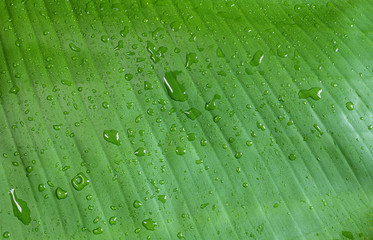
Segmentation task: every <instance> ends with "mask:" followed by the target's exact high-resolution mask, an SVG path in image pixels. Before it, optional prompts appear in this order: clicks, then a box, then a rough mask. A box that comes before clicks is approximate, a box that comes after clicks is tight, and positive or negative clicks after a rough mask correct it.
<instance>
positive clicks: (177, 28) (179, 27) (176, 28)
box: [170, 22, 181, 32]
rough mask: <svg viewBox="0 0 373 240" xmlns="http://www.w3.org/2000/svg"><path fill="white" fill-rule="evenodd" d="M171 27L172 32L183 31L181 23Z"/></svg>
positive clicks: (172, 24)
mask: <svg viewBox="0 0 373 240" xmlns="http://www.w3.org/2000/svg"><path fill="white" fill-rule="evenodd" d="M170 26H171V30H172V31H174V32H177V31H179V30H180V29H181V22H172V23H171V24H170Z"/></svg>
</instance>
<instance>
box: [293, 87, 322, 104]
mask: <svg viewBox="0 0 373 240" xmlns="http://www.w3.org/2000/svg"><path fill="white" fill-rule="evenodd" d="M321 93H322V89H321V88H319V87H313V88H310V89H302V90H300V91H299V93H298V95H299V98H300V99H306V98H309V97H310V98H312V99H313V100H316V101H317V100H320V99H321Z"/></svg>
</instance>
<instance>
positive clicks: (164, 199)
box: [158, 195, 167, 203]
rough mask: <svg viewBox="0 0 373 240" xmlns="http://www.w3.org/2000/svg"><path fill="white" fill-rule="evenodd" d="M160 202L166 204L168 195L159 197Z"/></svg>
mask: <svg viewBox="0 0 373 240" xmlns="http://www.w3.org/2000/svg"><path fill="white" fill-rule="evenodd" d="M158 200H159V201H161V202H162V203H166V201H167V196H166V195H159V196H158Z"/></svg>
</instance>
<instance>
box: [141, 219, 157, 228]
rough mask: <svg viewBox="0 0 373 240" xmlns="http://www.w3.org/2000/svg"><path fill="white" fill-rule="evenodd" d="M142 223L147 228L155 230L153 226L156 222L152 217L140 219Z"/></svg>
mask: <svg viewBox="0 0 373 240" xmlns="http://www.w3.org/2000/svg"><path fill="white" fill-rule="evenodd" d="M142 225H143V226H144V227H145V228H146V229H147V230H150V231H154V230H155V227H156V226H157V223H156V222H154V221H153V219H151V218H148V219H145V220H144V221H142Z"/></svg>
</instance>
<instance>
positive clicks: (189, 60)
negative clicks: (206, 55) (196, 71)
mask: <svg viewBox="0 0 373 240" xmlns="http://www.w3.org/2000/svg"><path fill="white" fill-rule="evenodd" d="M194 63H198V56H197V54H195V53H188V54H187V55H186V64H185V67H186V68H189V69H190V66H191V65H192V64H194Z"/></svg>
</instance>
